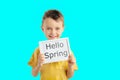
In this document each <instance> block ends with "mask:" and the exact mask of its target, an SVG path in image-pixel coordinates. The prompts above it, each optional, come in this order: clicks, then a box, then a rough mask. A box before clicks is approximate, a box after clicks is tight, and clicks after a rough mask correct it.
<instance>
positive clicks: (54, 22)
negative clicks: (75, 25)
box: [43, 18, 63, 26]
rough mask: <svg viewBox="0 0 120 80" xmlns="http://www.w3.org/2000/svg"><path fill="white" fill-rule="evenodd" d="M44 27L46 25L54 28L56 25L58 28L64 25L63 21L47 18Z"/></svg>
mask: <svg viewBox="0 0 120 80" xmlns="http://www.w3.org/2000/svg"><path fill="white" fill-rule="evenodd" d="M43 25H46V26H50V25H51V26H53V25H56V26H62V25H63V21H62V20H60V19H58V20H54V19H52V18H46V19H44V21H43Z"/></svg>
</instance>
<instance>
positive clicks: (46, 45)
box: [39, 38, 70, 63]
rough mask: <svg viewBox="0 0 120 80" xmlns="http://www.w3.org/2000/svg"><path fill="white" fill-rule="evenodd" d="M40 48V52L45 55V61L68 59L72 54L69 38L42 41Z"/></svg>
mask: <svg viewBox="0 0 120 80" xmlns="http://www.w3.org/2000/svg"><path fill="white" fill-rule="evenodd" d="M39 48H40V52H41V53H42V54H44V56H45V62H44V63H51V62H58V61H63V60H67V59H68V56H69V54H70V45H69V40H68V38H60V39H55V40H46V41H40V42H39Z"/></svg>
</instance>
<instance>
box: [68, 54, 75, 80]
mask: <svg viewBox="0 0 120 80" xmlns="http://www.w3.org/2000/svg"><path fill="white" fill-rule="evenodd" d="M75 63H76V60H75V58H74V57H73V55H72V54H70V55H69V57H68V69H67V77H68V78H70V77H72V76H73V74H74V65H75Z"/></svg>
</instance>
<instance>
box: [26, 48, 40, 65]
mask: <svg viewBox="0 0 120 80" xmlns="http://www.w3.org/2000/svg"><path fill="white" fill-rule="evenodd" d="M39 52H40V51H39V48H36V49H35V51H34V53H33V55H32V57H31V58H30V61H29V62H28V65H30V66H32V67H35V66H36V65H37V62H38V54H39Z"/></svg>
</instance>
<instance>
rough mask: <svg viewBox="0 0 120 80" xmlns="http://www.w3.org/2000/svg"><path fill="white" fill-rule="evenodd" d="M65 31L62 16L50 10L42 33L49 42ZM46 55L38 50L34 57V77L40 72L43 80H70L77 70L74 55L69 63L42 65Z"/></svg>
mask: <svg viewBox="0 0 120 80" xmlns="http://www.w3.org/2000/svg"><path fill="white" fill-rule="evenodd" d="M63 30H64V19H63V16H62V14H61V13H60V12H59V11H57V10H49V11H47V12H46V13H45V15H44V16H43V21H42V31H43V32H44V33H45V35H46V37H47V38H48V40H53V39H58V38H60V36H61V34H62V32H63ZM43 62H44V55H43V54H41V53H40V50H39V48H37V49H36V50H35V52H34V54H33V55H32V57H31V59H30V61H29V63H28V64H29V65H30V66H32V75H33V76H37V74H38V72H40V75H41V80H68V78H70V77H72V76H73V74H74V70H77V66H76V62H75V58H74V56H73V54H71V55H69V58H68V61H60V62H53V63H47V64H42V63H43Z"/></svg>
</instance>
